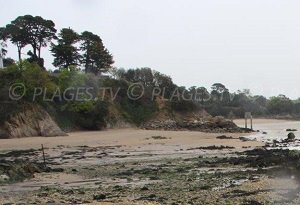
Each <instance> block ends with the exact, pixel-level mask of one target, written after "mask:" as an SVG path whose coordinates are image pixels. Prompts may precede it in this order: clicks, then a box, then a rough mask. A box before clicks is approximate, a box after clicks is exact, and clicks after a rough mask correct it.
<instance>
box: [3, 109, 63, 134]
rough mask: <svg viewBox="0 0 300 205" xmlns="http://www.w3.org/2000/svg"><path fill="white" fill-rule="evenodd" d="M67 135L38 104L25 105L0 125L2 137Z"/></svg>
mask: <svg viewBox="0 0 300 205" xmlns="http://www.w3.org/2000/svg"><path fill="white" fill-rule="evenodd" d="M66 135H67V134H66V133H65V132H63V131H62V130H61V129H60V128H59V127H58V125H57V124H56V123H55V122H54V120H53V119H52V118H51V116H50V115H49V114H48V113H47V112H46V111H45V110H44V109H43V108H42V107H40V106H38V105H28V106H25V107H24V108H23V109H22V111H20V112H18V113H17V114H15V115H14V116H11V117H10V119H8V120H7V121H6V122H4V123H3V124H2V125H0V138H21V137H32V136H44V137H54V136H66Z"/></svg>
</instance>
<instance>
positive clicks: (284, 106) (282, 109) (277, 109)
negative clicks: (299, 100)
mask: <svg viewBox="0 0 300 205" xmlns="http://www.w3.org/2000/svg"><path fill="white" fill-rule="evenodd" d="M267 109H268V111H269V112H270V113H271V114H287V113H291V112H292V111H293V102H292V101H291V100H290V99H289V98H287V97H286V96H284V95H279V96H277V97H271V98H270V100H269V101H268V102H267Z"/></svg>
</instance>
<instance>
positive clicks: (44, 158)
mask: <svg viewBox="0 0 300 205" xmlns="http://www.w3.org/2000/svg"><path fill="white" fill-rule="evenodd" d="M42 153H43V160H44V166H45V167H46V166H47V165H46V157H45V152H44V146H43V144H42Z"/></svg>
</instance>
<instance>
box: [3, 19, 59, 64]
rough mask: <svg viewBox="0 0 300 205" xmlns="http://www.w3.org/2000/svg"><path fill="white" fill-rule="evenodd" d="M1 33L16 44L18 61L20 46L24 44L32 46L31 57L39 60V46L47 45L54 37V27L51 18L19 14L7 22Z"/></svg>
mask: <svg viewBox="0 0 300 205" xmlns="http://www.w3.org/2000/svg"><path fill="white" fill-rule="evenodd" d="M1 30H3V29H1ZM2 33H3V35H2V36H4V38H5V39H9V40H10V41H11V42H12V43H13V44H15V45H16V46H17V48H18V56H19V61H21V51H22V48H24V47H25V46H26V45H31V46H32V49H33V53H32V57H31V59H33V60H39V59H40V58H41V48H42V47H45V46H47V43H48V42H50V41H51V40H52V39H53V38H55V33H56V29H55V24H54V22H53V21H51V20H46V19H43V18H42V17H40V16H35V17H34V16H31V15H25V16H19V17H17V18H16V19H15V20H13V21H12V22H11V23H10V24H7V25H6V27H5V29H4V30H3V31H2ZM39 62H40V61H39ZM41 66H43V65H41Z"/></svg>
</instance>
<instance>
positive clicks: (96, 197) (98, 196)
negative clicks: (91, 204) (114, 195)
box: [93, 194, 106, 201]
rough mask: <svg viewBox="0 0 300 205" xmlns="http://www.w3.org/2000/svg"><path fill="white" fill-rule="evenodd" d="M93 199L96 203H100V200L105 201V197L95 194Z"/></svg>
mask: <svg viewBox="0 0 300 205" xmlns="http://www.w3.org/2000/svg"><path fill="white" fill-rule="evenodd" d="M93 199H94V200H97V201H102V200H104V199H106V195H105V194H97V195H94V196H93Z"/></svg>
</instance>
